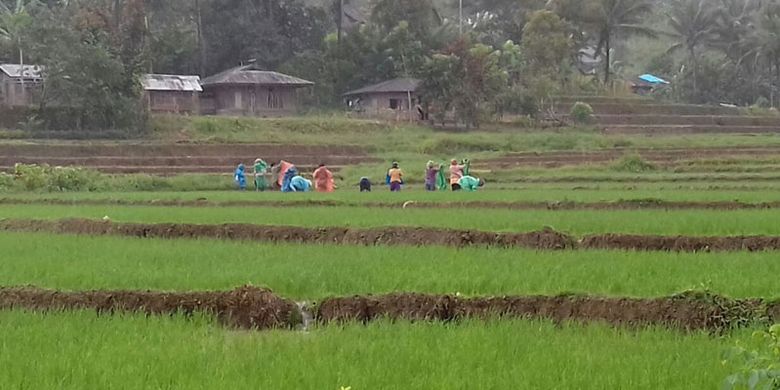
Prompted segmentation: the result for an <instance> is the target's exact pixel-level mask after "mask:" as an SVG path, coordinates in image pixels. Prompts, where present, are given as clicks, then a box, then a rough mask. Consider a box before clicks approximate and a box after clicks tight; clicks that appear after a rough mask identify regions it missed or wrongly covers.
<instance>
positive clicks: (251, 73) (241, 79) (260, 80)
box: [201, 64, 314, 87]
mask: <svg viewBox="0 0 780 390" xmlns="http://www.w3.org/2000/svg"><path fill="white" fill-rule="evenodd" d="M201 84H202V85H204V86H208V85H218V84H230V85H242V84H245V85H268V86H274V85H287V86H291V87H305V86H309V85H314V83H313V82H311V81H307V80H304V79H299V78H297V77H293V76H289V75H286V74H283V73H279V72H272V71H268V70H260V69H259V68H258V67H257V65H255V64H250V65H244V66H239V67H237V68H233V69H228V70H226V71H224V72H222V73H217V74H215V75H213V76H209V77H206V78H205V79H203V81H202V82H201Z"/></svg>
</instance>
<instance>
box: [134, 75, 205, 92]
mask: <svg viewBox="0 0 780 390" xmlns="http://www.w3.org/2000/svg"><path fill="white" fill-rule="evenodd" d="M141 84H142V85H143V87H144V90H147V91H182V92H201V91H203V88H202V87H201V86H200V76H180V75H172V74H145V75H144V76H143V77H142V78H141Z"/></svg>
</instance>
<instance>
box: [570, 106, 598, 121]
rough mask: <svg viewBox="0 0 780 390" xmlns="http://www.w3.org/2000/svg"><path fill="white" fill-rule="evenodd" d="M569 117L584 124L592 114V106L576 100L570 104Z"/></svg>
mask: <svg viewBox="0 0 780 390" xmlns="http://www.w3.org/2000/svg"><path fill="white" fill-rule="evenodd" d="M569 115H570V116H571V118H572V119H573V120H574V122H575V123H577V124H586V123H588V122H589V121H590V118H591V117H592V116H593V107H591V106H590V104H588V103H583V102H576V103H574V105H573V106H571V112H570V113H569Z"/></svg>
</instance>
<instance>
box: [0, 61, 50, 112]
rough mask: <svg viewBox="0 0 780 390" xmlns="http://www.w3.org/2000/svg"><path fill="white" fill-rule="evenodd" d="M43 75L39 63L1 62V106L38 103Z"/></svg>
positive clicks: (23, 105)
mask: <svg viewBox="0 0 780 390" xmlns="http://www.w3.org/2000/svg"><path fill="white" fill-rule="evenodd" d="M42 84H43V76H42V74H41V66H39V65H19V64H0V106H4V107H29V106H32V105H34V104H36V101H37V98H38V96H39V94H40V89H41V85H42Z"/></svg>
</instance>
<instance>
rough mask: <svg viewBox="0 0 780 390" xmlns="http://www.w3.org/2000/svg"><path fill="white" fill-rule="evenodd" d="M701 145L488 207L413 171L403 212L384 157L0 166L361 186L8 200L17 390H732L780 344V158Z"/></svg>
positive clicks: (600, 152) (3, 296)
mask: <svg viewBox="0 0 780 390" xmlns="http://www.w3.org/2000/svg"><path fill="white" fill-rule="evenodd" d="M604 104H610V103H608V102H605V103H604ZM640 104H646V103H640ZM659 110H660V109H659ZM691 110H694V108H691ZM616 115H621V114H616ZM695 115H699V114H695ZM735 115H741V114H735ZM740 118H741V117H740ZM637 120H639V119H637ZM741 120H743V119H734V121H735V122H729V123H732V124H734V125H739V124H738V122H739V121H741ZM762 126H763V124H762ZM767 126H768V124H767ZM504 136H506V134H504V133H497V135H495V137H504ZM446 137H450V135H447V136H446ZM452 137H454V138H453V139H455V138H457V137H459V135H457V136H455V135H453V136H452ZM553 137H555V136H553ZM561 137H569V135H561ZM692 137H693V138H692V139H691V140H687V141H686V142H687V143H682V144H681V145H675V146H674V147H670V144H673V143H674V141H673V140H672V138H669V139H660V141H657V142H660V143H661V144H663V145H666V147H662V148H660V149H659V148H658V147H637V148H609V149H603V148H600V149H597V150H593V148H586V149H583V150H582V151H577V150H568V151H556V152H551V151H543V152H538V151H533V150H530V149H529V150H520V151H513V152H505V151H484V152H481V151H480V152H476V153H479V154H478V156H479V157H478V158H477V159H475V166H474V169H475V172H477V174H479V175H484V177H486V178H488V179H489V181H488V183H489V184H488V186H486V187H485V188H484V189H482V190H481V191H479V192H476V193H451V192H436V193H427V192H423V191H421V190H420V188H419V187H420V184H419V177H417V176H420V175H419V174H418V172H415V171H414V170H413V169H412V168H410V169H409V170H410V172H411V173H410V178H409V182H408V184H407V186H406V187H405V189H404V192H402V193H400V194H395V193H389V192H388V191H386V189H385V188H383V187H382V186H376V187H375V191H374V192H372V193H367V194H366V193H358V192H357V190H356V188H353V186H352V184H351V183H350V182H349V181H348V180H351V178H352V176H354V175H355V174H361V172H363V170H365V171H373V170H380V171H381V170H383V169H384V168H383V166H384V163H385V162H386V161H387V160H388V159H389V158H393V159H394V157H390V156H392V155H393V154H394V152H392V151H390V152H388V151H387V150H381V149H372V148H371V147H368V146H367V145H361V146H348V147H338V146H305V145H301V146H299V147H296V148H290V147H285V146H281V145H278V144H277V145H270V144H262V145H261V144H251V145H243V146H242V145H220V144H210V145H191V144H190V145H168V146H161V145H150V144H146V145H136V146H129V145H119V146H117V145H107V144H100V145H80V144H68V146H67V147H63V148H59V147H52V146H51V145H43V146H41V145H26V146H20V145H10V144H9V145H4V146H0V154H4V156H5V157H4V160H3V164H4V166H5V167H10V166H11V165H13V164H14V163H16V162H20V161H22V160H23V158H22V157H23V156H32V157H31V159H30V160H24V161H29V162H49V163H52V164H64V165H67V164H76V165H85V166H91V167H93V168H97V169H99V170H102V171H105V172H114V173H118V172H146V173H164V174H166V175H170V174H175V173H177V172H196V173H211V172H214V173H217V172H221V173H224V172H225V171H227V172H230V169H232V166H233V165H234V164H235V163H236V161H242V160H251V159H254V158H255V155H258V154H259V155H262V156H263V157H266V158H268V159H276V158H280V159H281V158H288V156H289V155H288V152H290V151H294V153H295V154H294V159H295V161H296V162H299V163H300V164H303V166H306V164H309V163H311V164H317V163H318V162H319V161H318V160H319V159H320V158H321V156H323V155H327V156H328V157H329V158H330V157H332V159H333V160H332V161H336V162H338V164H335V165H336V167H337V168H339V167H343V170H344V171H345V172H348V174H347V175H346V176H347V177H348V179H346V180H345V181H340V182H339V185H340V188H339V189H338V191H337V192H335V193H332V194H316V193H309V194H280V193H255V192H238V191H167V192H152V191H134V192H100V191H97V192H37V193H36V192H29V191H24V190H21V189H19V187H14V188H16V190H13V191H10V192H7V193H4V194H2V195H0V248H2V250H0V345H2V348H0V367H3V369H2V370H0V383H2V384H3V386H0V387H4V388H5V387H8V388H35V389H38V388H61V389H83V388H123V389H146V388H170V389H173V388H176V389H214V388H231V389H257V388H269V389H270V388H273V389H276V388H296V389H298V388H300V389H323V388H325V389H346V388H351V389H354V390H358V389H399V388H425V389H452V388H496V389H505V388H576V389H604V388H609V389H612V388H615V389H622V388H631V389H691V388H697V389H698V388H718V387H721V385H722V384H723V383H724V380H725V378H726V377H727V376H728V375H730V374H732V373H734V372H737V371H739V370H741V369H742V367H741V366H740V365H739V364H738V363H735V362H733V361H730V360H727V361H726V362H725V363H723V361H724V358H723V356H724V353H725V352H727V351H728V350H729V349H730V348H731V347H733V346H735V345H737V343H740V344H742V345H751V344H750V343H751V340H753V339H752V337H751V335H752V333H753V332H754V331H757V330H765V329H767V327H768V326H769V325H770V324H772V323H774V322H780V303H779V302H780V285H779V284H778V283H777V280H778V278H777V275H780V262H779V261H778V253H780V224H778V223H777V221H778V219H780V191H778V190H780V176H778V173H777V172H776V170H775V169H774V167H775V166H776V165H780V156H778V155H777V152H778V151H780V149H779V148H777V147H776V146H775V145H776V144H777V143H773V142H771V138H767V137H766V136H759V137H757V138H756V140H757V141H756V142H747V141H745V140H742V142H744V143H741V144H738V145H728V146H724V144H728V143H730V142H731V141H732V138H729V137H727V136H723V138H720V137H721V136H713V137H714V138H712V139H706V140H705V139H703V138H700V137H702V136H692ZM767 140H769V141H767ZM627 141H629V142H632V143H634V144H635V145H640V144H643V143H645V142H649V141H648V140H647V139H643V138H633V136H632V137H628V138H627ZM653 142H656V140H654V141H653ZM357 144H359V143H357ZM398 154H400V155H401V156H402V157H404V156H406V157H405V158H407V159H409V160H410V161H418V160H420V161H425V160H427V158H428V156H427V155H422V154H419V151H406V154H403V153H398ZM627 154H632V155H633V154H636V155H638V156H639V158H640V159H641V161H640V162H642V163H647V164H650V165H652V166H653V169H649V170H646V171H645V170H639V171H636V172H635V171H631V170H622V169H621V168H620V167H617V168H616V166H615V164H618V163H619V162H620V161H621V159H623V157H624V156H625V155H627ZM44 156H45V159H48V160H44ZM187 156H189V157H187ZM223 156H227V157H223ZM268 156H270V157H268ZM404 161H405V160H404ZM223 176H224V175H223ZM223 176H220V175H214V176H213V180H214V181H215V182H216V181H220V180H228V181H229V178H225V177H223ZM112 177H116V178H119V179H121V178H122V177H123V176H121V175H119V176H112ZM128 177H129V176H128ZM12 180H20V179H19V178H13V179H12ZM229 184H230V183H227V186H223V187H229ZM41 357H45V358H41ZM30 372H35V373H36V375H29V373H30Z"/></svg>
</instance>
